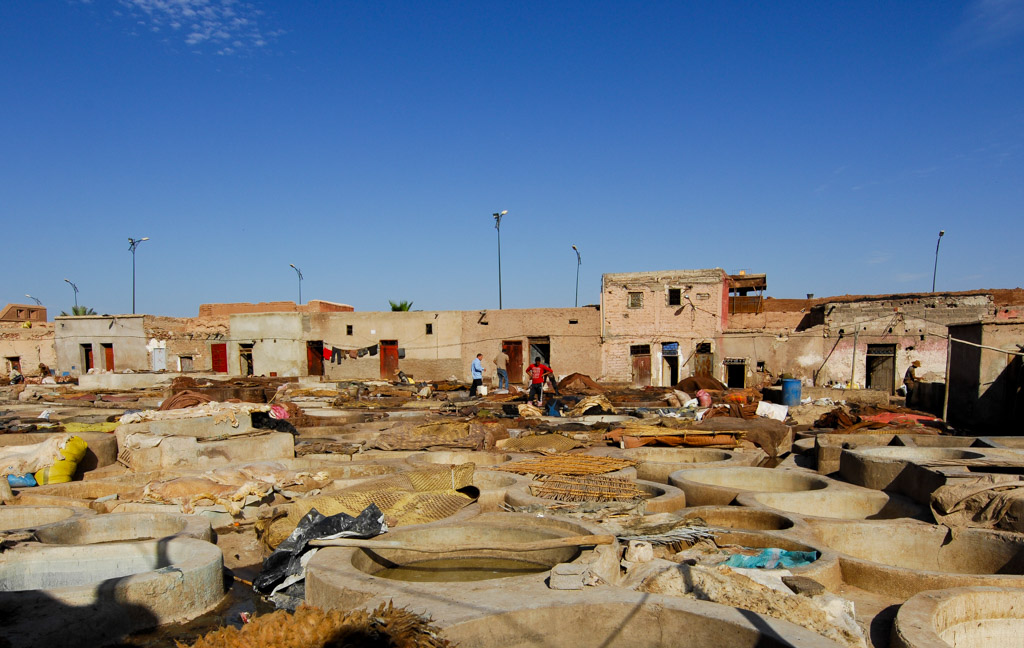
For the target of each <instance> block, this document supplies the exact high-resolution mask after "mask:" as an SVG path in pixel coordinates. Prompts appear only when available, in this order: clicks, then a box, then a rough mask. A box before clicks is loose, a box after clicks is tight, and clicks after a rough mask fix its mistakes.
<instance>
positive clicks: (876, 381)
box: [865, 344, 896, 394]
mask: <svg viewBox="0 0 1024 648" xmlns="http://www.w3.org/2000/svg"><path fill="white" fill-rule="evenodd" d="M865 362H866V363H867V367H866V371H865V373H866V375H867V384H866V385H865V386H866V387H867V388H868V389H877V390H879V391H884V392H885V393H887V394H895V393H896V345H895V344H869V345H868V352H867V356H866V360H865Z"/></svg>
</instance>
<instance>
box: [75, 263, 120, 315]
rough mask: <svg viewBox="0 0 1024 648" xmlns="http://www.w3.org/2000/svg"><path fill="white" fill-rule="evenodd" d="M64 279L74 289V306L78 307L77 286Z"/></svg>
mask: <svg viewBox="0 0 1024 648" xmlns="http://www.w3.org/2000/svg"><path fill="white" fill-rule="evenodd" d="M133 265H134V264H133ZM64 281H65V282H67V284H68V285H69V286H71V290H74V291H75V308H78V286H76V285H75V282H74V281H71V280H70V279H67V278H65V279H64Z"/></svg>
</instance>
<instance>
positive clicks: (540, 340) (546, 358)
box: [529, 336, 554, 369]
mask: <svg viewBox="0 0 1024 648" xmlns="http://www.w3.org/2000/svg"><path fill="white" fill-rule="evenodd" d="M529 340H530V357H529V360H530V362H533V361H534V360H535V359H536V358H537V357H538V356H540V361H541V362H543V363H544V364H546V365H549V366H550V365H551V338H549V337H547V336H544V337H532V338H529ZM552 369H554V367H552Z"/></svg>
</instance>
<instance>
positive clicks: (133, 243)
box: [75, 236, 149, 315]
mask: <svg viewBox="0 0 1024 648" xmlns="http://www.w3.org/2000/svg"><path fill="white" fill-rule="evenodd" d="M148 240H149V237H148V236H143V237H142V238H140V239H134V238H131V237H130V236H129V237H128V251H129V252H131V253H132V315H134V314H135V248H137V247H139V243H142V242H143V241H148ZM76 299H77V293H76ZM77 305H78V304H77V303H76V304H75V306H77Z"/></svg>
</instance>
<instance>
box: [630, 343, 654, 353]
mask: <svg viewBox="0 0 1024 648" xmlns="http://www.w3.org/2000/svg"><path fill="white" fill-rule="evenodd" d="M629 355H651V345H650V344H633V345H630V347H629Z"/></svg>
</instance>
